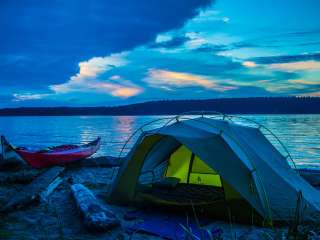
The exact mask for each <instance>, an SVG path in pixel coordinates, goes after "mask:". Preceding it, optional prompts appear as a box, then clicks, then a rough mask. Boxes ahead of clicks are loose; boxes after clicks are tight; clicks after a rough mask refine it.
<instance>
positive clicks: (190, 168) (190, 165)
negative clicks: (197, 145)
mask: <svg viewBox="0 0 320 240" xmlns="http://www.w3.org/2000/svg"><path fill="white" fill-rule="evenodd" d="M194 156H195V155H194V153H192V154H191V158H190V163H189V169H188V180H187V183H188V184H189V181H190V173H191V171H192V165H193V160H194Z"/></svg>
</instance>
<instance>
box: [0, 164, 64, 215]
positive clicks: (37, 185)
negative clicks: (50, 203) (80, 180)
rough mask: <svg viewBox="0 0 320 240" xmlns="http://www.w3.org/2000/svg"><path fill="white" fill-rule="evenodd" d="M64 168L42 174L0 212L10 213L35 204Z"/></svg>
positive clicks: (12, 198)
mask: <svg viewBox="0 0 320 240" xmlns="http://www.w3.org/2000/svg"><path fill="white" fill-rule="evenodd" d="M63 171H64V167H53V168H50V169H48V170H47V171H45V172H44V173H42V174H41V175H40V176H38V177H37V178H36V179H35V180H33V181H32V182H31V183H30V184H29V185H27V186H25V187H24V188H23V189H22V190H21V191H20V192H17V193H16V194H15V195H14V196H12V197H10V199H11V200H10V201H9V202H8V203H7V204H6V205H5V206H4V207H3V208H1V209H0V212H10V211H13V210H16V209H20V208H22V207H26V206H27V205H29V204H31V203H32V202H34V201H35V200H36V199H37V198H38V197H39V194H40V193H41V192H42V191H44V190H45V189H46V188H47V187H48V185H49V184H50V183H51V182H52V181H53V180H54V179H55V178H56V177H57V176H58V175H59V174H61V173H62V172H63Z"/></svg>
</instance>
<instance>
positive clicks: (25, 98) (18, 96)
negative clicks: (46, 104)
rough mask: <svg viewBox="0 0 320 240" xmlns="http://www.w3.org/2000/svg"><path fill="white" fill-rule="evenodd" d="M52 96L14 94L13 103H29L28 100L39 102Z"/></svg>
mask: <svg viewBox="0 0 320 240" xmlns="http://www.w3.org/2000/svg"><path fill="white" fill-rule="evenodd" d="M50 95H52V94H45V93H44V94H33V93H24V94H19V93H14V94H13V97H14V99H13V101H14V102H20V101H28V100H39V99H43V98H46V97H48V96H50Z"/></svg>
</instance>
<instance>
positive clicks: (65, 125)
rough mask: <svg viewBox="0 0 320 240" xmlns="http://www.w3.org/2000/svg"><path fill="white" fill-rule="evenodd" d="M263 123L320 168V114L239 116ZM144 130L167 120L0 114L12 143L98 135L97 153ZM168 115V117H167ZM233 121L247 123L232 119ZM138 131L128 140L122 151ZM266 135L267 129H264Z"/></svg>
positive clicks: (302, 161) (116, 148) (301, 162)
mask: <svg viewBox="0 0 320 240" xmlns="http://www.w3.org/2000/svg"><path fill="white" fill-rule="evenodd" d="M242 116H243V117H246V118H248V119H251V120H254V121H256V122H258V123H260V124H263V125H264V126H266V127H267V128H268V129H270V130H271V131H272V132H273V133H274V134H275V135H276V136H277V137H278V138H279V139H280V140H281V141H282V142H283V144H284V145H285V146H286V147H287V149H288V150H289V152H290V154H291V155H292V158H293V159H294V161H295V163H296V165H298V166H299V167H304V166H313V167H320V115H242ZM160 118H165V119H163V120H159V121H156V122H154V123H153V124H150V125H147V126H145V127H144V128H143V130H148V129H150V128H153V127H160V126H162V125H163V124H165V123H167V122H168V117H165V116H70V117H69V116H67V117H66V116H62V117H38V116H37V117H0V134H1V135H5V136H6V137H7V139H8V140H9V141H10V142H11V143H12V144H14V145H15V146H21V145H26V146H41V147H45V146H48V145H59V144H65V143H86V142H89V141H90V140H93V139H95V138H96V137H98V136H101V137H102V146H101V149H100V150H99V152H98V153H97V154H96V156H99V155H114V156H118V155H119V153H120V151H121V149H122V147H123V144H124V142H125V141H126V140H127V139H128V138H129V137H130V135H132V133H134V132H135V131H136V130H137V129H138V128H139V127H140V126H142V125H143V124H146V123H148V122H150V121H154V120H157V119H160ZM170 118H171V117H170ZM234 121H236V122H246V121H244V120H241V119H238V118H234ZM140 132H141V131H138V132H137V134H136V135H135V137H133V138H132V139H131V141H129V143H128V144H127V146H126V148H125V149H124V153H125V152H126V151H127V150H128V149H129V148H130V147H131V145H132V144H133V143H134V141H135V139H136V138H137V136H138V135H139V133H140ZM263 132H264V133H266V134H267V131H263ZM266 136H267V137H268V138H269V140H270V141H271V142H272V143H273V144H274V145H275V146H276V147H277V148H278V149H279V150H280V151H281V152H282V153H283V154H284V155H285V154H286V153H285V152H284V151H283V149H282V148H281V147H280V144H279V143H278V142H277V141H276V139H275V138H274V137H272V136H271V135H270V134H267V135H266Z"/></svg>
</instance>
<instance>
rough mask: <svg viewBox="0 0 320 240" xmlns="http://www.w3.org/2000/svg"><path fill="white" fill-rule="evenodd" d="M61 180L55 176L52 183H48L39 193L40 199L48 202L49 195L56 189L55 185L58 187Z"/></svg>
mask: <svg viewBox="0 0 320 240" xmlns="http://www.w3.org/2000/svg"><path fill="white" fill-rule="evenodd" d="M62 182H63V180H62V178H61V177H57V178H56V179H55V180H54V181H53V182H52V183H50V184H49V186H48V187H47V189H45V190H44V191H43V192H41V193H40V201H41V202H48V200H49V197H50V195H51V194H52V193H53V192H54V190H56V189H57V187H59V185H60V184H61V183H62Z"/></svg>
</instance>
